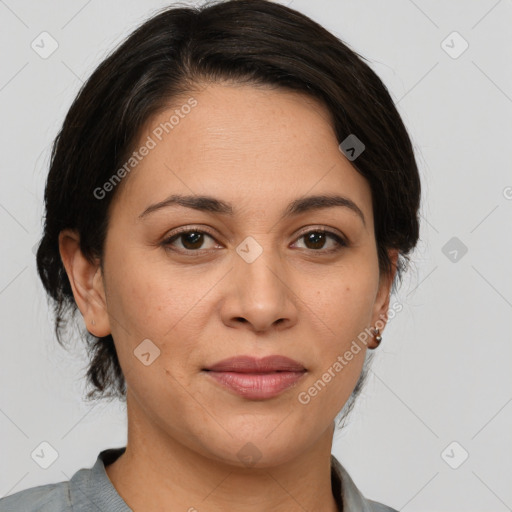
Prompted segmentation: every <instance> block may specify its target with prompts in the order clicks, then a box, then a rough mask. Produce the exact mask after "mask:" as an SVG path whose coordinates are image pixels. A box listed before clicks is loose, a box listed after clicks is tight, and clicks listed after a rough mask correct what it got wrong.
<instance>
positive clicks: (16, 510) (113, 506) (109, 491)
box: [0, 447, 397, 512]
mask: <svg viewBox="0 0 512 512" xmlns="http://www.w3.org/2000/svg"><path fill="white" fill-rule="evenodd" d="M125 449H126V447H121V448H109V449H107V450H103V451H102V452H100V454H99V455H98V458H97V459H96V463H95V464H94V466H93V467H92V468H82V469H80V470H78V471H77V472H76V473H75V474H74V475H73V476H72V477H71V479H70V480H68V481H64V482H58V483H54V484H45V485H39V486H37V487H31V488H29V489H25V490H23V491H18V492H16V493H14V494H11V495H10V496H6V497H4V498H2V499H0V512H133V511H132V509H131V508H130V507H128V505H127V504H126V503H125V502H124V500H123V499H122V498H121V496H120V495H119V494H118V493H117V491H116V488H115V487H114V486H113V485H112V482H111V481H110V480H109V478H108V475H107V473H106V471H105V466H108V465H109V464H111V463H112V462H114V461H115V460H116V459H117V458H118V457H119V456H120V455H121V454H122V453H124V451H125ZM331 482H332V491H333V495H334V497H335V499H336V502H337V504H338V508H339V510H343V512H397V511H396V510H395V509H393V508H390V507H387V506H386V505H383V504H382V503H378V502H376V501H372V500H368V499H366V498H365V497H364V496H363V495H362V494H361V492H360V491H359V489H358V488H357V487H356V485H355V484H354V482H353V481H352V479H351V478H350V476H349V474H348V473H347V471H346V470H345V468H343V466H342V465H341V464H340V463H339V461H338V460H337V459H336V458H335V457H334V456H333V455H331ZM342 503H343V508H342V507H341V504H342Z"/></svg>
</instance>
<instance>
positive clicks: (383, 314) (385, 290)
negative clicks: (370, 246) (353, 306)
mask: <svg viewBox="0 0 512 512" xmlns="http://www.w3.org/2000/svg"><path fill="white" fill-rule="evenodd" d="M388 254H389V259H390V261H391V265H392V270H391V272H390V273H389V274H387V275H383V276H381V279H380V281H379V290H378V293H377V297H376V300H375V309H374V314H373V318H372V329H378V330H379V333H378V335H376V336H375V338H377V337H378V336H382V331H383V330H384V327H385V326H386V323H387V321H388V310H389V302H390V298H391V288H392V286H393V280H394V278H395V275H396V269H397V262H398V254H399V251H398V249H392V250H390V251H389V252H388ZM381 339H382V338H381ZM379 342H380V341H378V342H377V344H376V346H378V343H379ZM370 348H374V347H371V346H370Z"/></svg>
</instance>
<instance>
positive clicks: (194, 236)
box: [182, 232, 203, 249]
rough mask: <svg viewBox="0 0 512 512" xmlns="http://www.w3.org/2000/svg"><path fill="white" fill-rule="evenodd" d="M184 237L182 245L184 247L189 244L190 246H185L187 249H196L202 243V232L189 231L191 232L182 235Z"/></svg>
mask: <svg viewBox="0 0 512 512" xmlns="http://www.w3.org/2000/svg"><path fill="white" fill-rule="evenodd" d="M182 236H183V237H184V240H185V242H184V243H183V245H184V246H185V247H187V245H188V246H190V245H192V247H187V249H197V248H198V247H201V245H202V238H201V237H202V236H203V234H202V233H196V232H191V233H187V234H185V235H182ZM189 241H191V243H189ZM198 241H199V243H198Z"/></svg>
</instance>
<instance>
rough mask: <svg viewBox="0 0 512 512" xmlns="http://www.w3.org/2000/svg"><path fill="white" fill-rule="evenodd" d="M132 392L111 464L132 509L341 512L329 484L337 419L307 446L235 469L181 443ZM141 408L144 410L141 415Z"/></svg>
mask: <svg viewBox="0 0 512 512" xmlns="http://www.w3.org/2000/svg"><path fill="white" fill-rule="evenodd" d="M130 402H131V400H130V398H129V395H128V396H127V407H128V442H127V445H126V451H125V453H124V454H123V455H121V456H120V457H119V458H118V459H117V460H116V461H115V462H114V463H112V464H111V465H109V466H107V467H106V472H107V475H108V477H109V479H110V481H111V482H112V484H113V485H114V487H115V488H116V490H117V492H118V493H119V494H120V496H121V497H122V498H123V499H124V501H125V502H126V503H127V505H128V506H129V507H130V508H131V509H132V510H144V511H145V512H152V511H154V510H155V511H156V510H183V511H188V512H202V511H204V510H208V511H209V512H221V511H223V512H224V511H226V510H237V512H260V511H267V510H272V511H275V512H295V511H297V512H299V511H300V512H303V511H304V510H317V511H321V512H338V508H337V505H336V501H335V499H334V496H333V494H332V488H331V466H330V457H331V448H332V435H333V428H334V424H333V425H332V427H331V428H329V429H327V430H326V431H325V432H324V433H323V434H322V435H321V436H320V438H319V439H318V441H317V443H316V444H315V445H314V446H311V448H310V449H309V450H306V451H302V452H301V453H300V454H297V456H296V457H294V458H292V459H290V460H288V461H287V462H285V463H281V464H279V465H276V466H272V467H265V468H258V467H256V466H255V467H238V466H234V465H232V464H229V463H227V462H224V461H222V460H219V459H217V458H213V457H212V456H211V455H210V456H208V453H207V452H206V449H207V448H206V447H205V453H204V454H203V453H199V452H198V451H197V450H193V449H191V448H189V447H188V446H185V445H184V444H183V443H179V442H177V441H176V439H175V438H173V437H172V436H170V435H169V433H166V432H163V431H162V430H161V429H160V428H159V427H158V426H156V425H155V424H153V423H150V422H149V421H148V419H147V418H146V417H145V416H144V415H143V414H140V411H138V409H137V408H135V407H131V406H132V405H133V404H132V403H130ZM138 412H139V414H138Z"/></svg>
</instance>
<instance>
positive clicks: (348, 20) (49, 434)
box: [0, 0, 512, 512]
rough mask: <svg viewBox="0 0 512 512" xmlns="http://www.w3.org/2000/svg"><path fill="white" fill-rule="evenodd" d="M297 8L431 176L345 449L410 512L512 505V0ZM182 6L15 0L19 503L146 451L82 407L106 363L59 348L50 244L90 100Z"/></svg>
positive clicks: (10, 399) (13, 291) (9, 366)
mask: <svg viewBox="0 0 512 512" xmlns="http://www.w3.org/2000/svg"><path fill="white" fill-rule="evenodd" d="M188 3H193V2H188ZM282 3H287V4H289V5H290V7H293V8H295V9H297V10H299V11H301V12H304V13H305V14H307V15H309V16H311V17H312V18H313V19H315V20H316V21H318V22H320V23H321V24H323V25H324V26H325V27H326V28H328V29H329V30H331V31H332V32H334V33H335V34H336V35H337V36H338V37H340V38H341V39H342V40H343V41H344V42H346V43H347V44H348V45H349V46H351V47H352V48H353V49H355V50H356V51H357V52H358V53H360V54H362V55H363V56H364V57H366V58H367V59H369V60H370V61H371V67H372V68H373V69H374V70H375V71H376V72H377V74H378V75H379V76H380V77H381V78H382V80H383V81H384V83H385V84H386V85H387V87H388V88H389V90H390V92H391V94H392V96H393V98H394V99H395V101H396V102H397V104H398V108H399V111H400V113H401V115H402V116H403V119H404V122H405V124H406V126H407V128H408V130H409V133H410V135H411V138H412V140H413V144H414V146H415V149H416V154H417V159H418V164H419V167H420V171H421V176H422V183H423V205H422V210H421V211H422V226H421V240H420V243H419V245H418V248H417V250H416V251H415V252H414V254H413V255H412V258H413V260H414V266H413V267H411V270H410V272H409V274H408V275H407V277H406V279H405V282H404V285H403V286H402V288H401V289H400V290H399V291H398V293H397V294H396V296H395V297H392V302H393V301H399V302H400V303H401V304H402V305H403V310H402V312H401V313H400V314H399V315H398V316H396V318H394V319H393V320H392V321H390V322H389V324H388V326H387V327H386V329H385V332H384V336H383V342H382V344H381V346H380V347H379V349H378V351H377V352H376V358H375V360H374V365H373V371H372V373H371V374H370V377H369V380H368V382H367V386H366V388H365V389H364V391H363V394H362V395H361V397H360V399H359V402H358V404H357V406H356V408H355V410H354V411H353V413H352V415H351V417H350V423H349V425H348V426H347V427H346V429H345V430H344V431H343V432H342V433H341V434H338V435H337V436H336V437H335V442H334V445H333V453H334V454H335V455H336V456H337V457H338V458H339V460H340V461H341V462H342V463H343V465H344V466H345V467H346V468H347V469H348V470H349V472H350V474H351V476H352V478H353V479H354V481H355V482H356V485H358V486H359V488H360V489H361V490H362V491H363V493H364V494H365V495H366V496H368V497H369V498H372V499H375V500H378V501H382V502H384V503H386V504H388V505H390V506H393V507H395V508H397V509H398V510H405V511H410V512H414V511H429V512H434V511H443V512H445V511H447V510H450V511H464V512H471V511H486V512H489V511H491V510H492V511H498V512H499V511H506V510H512V487H511V486H510V483H511V474H512V463H511V460H512V442H511V436H510V432H511V431H512V429H511V424H512V376H511V375H512V372H511V369H510V367H511V361H512V348H511V345H512V343H511V342H512V339H511V322H510V318H511V308H512V275H511V272H510V270H509V266H510V260H511V259H510V255H511V253H512V251H511V249H512V236H511V235H512V233H511V231H512V230H511V225H512V172H511V164H510V157H509V151H510V145H511V141H512V66H511V61H512V55H511V53H512V33H511V30H510V26H511V24H512V2H511V1H510V0H501V1H496V0H485V1H484V0H481V1H476V0H472V1H468V0H458V1H455V0H453V1H450V2H441V1H437V2H436V1H433V0H429V1H425V0H423V1H421V0H416V1H412V0H392V1H386V2H382V1H378V0H367V1H361V0H360V1H356V0H350V1H347V0H340V1H334V0H331V1H328V0H315V1H314V2H312V1H310V2H307V1H306V0H293V1H291V2H289V1H283V2H282ZM165 5H169V2H163V1H157V0H152V1H148V0H146V1H142V0H137V1H136V0H131V1H123V2H121V1H101V2H100V1H99V0H89V1H86V0H84V1H78V0H73V1H67V2H59V1H56V0H49V1H45V2H37V1H35V0H30V1H29V0H5V1H3V0H0V43H1V62H0V109H1V119H2V123H1V125H0V130H1V137H0V145H1V153H0V154H1V156H2V159H1V164H0V172H1V183H2V186H1V188H0V230H1V243H2V250H1V255H2V264H1V266H0V312H1V333H2V334H1V343H0V351H1V352H0V365H1V374H0V434H1V435H0V450H1V454H0V459H1V461H2V463H1V472H0V496H3V495H8V494H12V493H14V492H17V491H20V490H23V489H25V488H28V487H32V486H35V485H41V484H44V483H50V482H58V481H62V480H66V479H69V478H70V477H71V476H72V475H73V473H74V472H75V471H77V470H78V469H79V468H81V467H90V466H92V464H93V463H94V461H95V460H96V457H97V454H98V453H99V451H100V450H102V449H104V448H108V447H116V446H124V445H125V443H126V432H125V430H126V425H125V423H126V422H125V411H124V408H123V406H122V405H120V404H118V403H111V404H108V403H98V404H96V405H91V404H87V403H85V402H82V393H83V391H84V387H83V373H84V372H85V368H86V363H87V359H86V356H85V353H84V351H83V349H82V348H81V346H80V345H77V346H76V348H74V349H72V350H70V351H69V352H66V351H65V350H63V349H62V348H61V347H60V346H59V345H58V344H57V342H56V340H55V339H54V335H53V325H52V318H51V316H50V315H49V312H48V308H47V303H46V298H45V294H44V291H43V288H42V285H41V284H40V282H39V279H38V277H37V274H36V268H35V258H34V254H33V247H34V245H35V244H36V243H37V242H38V240H39V238H40V236H41V230H42V216H43V207H42V205H43V202H42V199H43V190H44V183H45V179H46V174H47V170H48V161H49V149H50V144H51V142H52V140H53V138H54V137H55V136H56V134H57V132H58V130H59V128H60V125H61V123H62V121H63V117H64V115H65V113H66V111H67V109H68V108H69V106H70V104H71V101H72V100H73V98H74V97H75V95H76V93H77V92H78V89H79V87H80V86H81V85H82V83H83V81H84V80H85V79H86V78H87V77H88V76H89V75H90V74H91V72H92V71H93V70H94V68H95V67H96V66H97V65H98V64H99V62H100V61H101V60H102V59H103V58H104V57H105V55H106V53H107V52H108V51H110V50H111V49H112V48H113V47H114V46H116V45H117V44H118V43H119V42H120V41H121V40H122V39H123V38H124V37H125V35H126V34H128V33H129V32H131V31H132V30H133V29H134V28H135V27H136V26H137V25H139V24H140V23H141V22H142V21H143V20H144V19H146V18H147V17H148V16H149V15H150V14H151V13H152V12H153V11H154V10H155V9H157V8H161V7H163V6H165ZM42 32H48V33H49V34H50V35H51V38H53V39H54V40H55V41H56V42H57V44H58V48H57V49H56V51H55V52H54V53H53V54H51V55H50V56H48V57H47V58H42V57H41V56H40V55H39V54H38V53H36V51H34V50H33V49H32V47H31V44H32V42H33V41H34V40H35V41H36V42H37V41H38V40H40V39H38V38H40V37H46V38H48V36H40V34H41V33H42ZM453 32H457V34H453ZM46 41H47V42H48V44H46V45H45V47H46V48H47V49H48V48H51V46H50V39H46ZM443 41H444V42H443ZM466 44H467V45H468V47H467V49H465V51H463V50H464V48H465V46H466ZM461 52H462V53H461ZM465 250H467V252H464V251H465ZM507 261H508V262H509V263H507ZM42 442H47V443H49V444H50V445H51V446H52V447H53V448H54V449H55V450H56V451H57V453H58V458H57V459H56V460H55V462H54V463H53V464H52V465H51V466H50V467H48V468H47V469H43V468H41V467H40V466H39V465H38V464H36V463H35V462H34V460H33V459H32V458H31V453H32V452H33V451H34V450H35V449H36V448H38V447H39V446H40V444H41V443H42ZM454 442H455V443H456V444H453V443H454ZM466 456H467V459H466V460H464V458H465V457H466Z"/></svg>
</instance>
